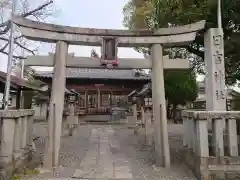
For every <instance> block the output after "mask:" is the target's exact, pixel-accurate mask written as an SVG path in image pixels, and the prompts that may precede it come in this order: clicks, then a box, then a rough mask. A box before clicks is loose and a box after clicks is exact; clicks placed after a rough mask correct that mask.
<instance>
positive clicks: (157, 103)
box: [151, 44, 171, 168]
mask: <svg viewBox="0 0 240 180" xmlns="http://www.w3.org/2000/svg"><path fill="white" fill-rule="evenodd" d="M151 59H152V99H153V114H154V116H153V118H154V142H155V152H156V163H157V165H160V166H164V167H166V168H169V167H170V164H171V163H170V152H169V142H168V127H167V113H166V100H165V87H164V71H163V49H162V45H160V44H154V45H152V47H151Z"/></svg>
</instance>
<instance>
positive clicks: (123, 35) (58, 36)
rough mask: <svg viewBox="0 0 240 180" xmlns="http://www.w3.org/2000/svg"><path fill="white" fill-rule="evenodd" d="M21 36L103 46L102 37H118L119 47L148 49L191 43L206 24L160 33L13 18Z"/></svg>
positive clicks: (181, 27)
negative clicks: (153, 46)
mask: <svg viewBox="0 0 240 180" xmlns="http://www.w3.org/2000/svg"><path fill="white" fill-rule="evenodd" d="M13 22H14V23H15V24H16V25H18V26H19V27H20V30H21V32H22V34H23V35H24V36H25V37H26V38H28V39H31V40H36V41H43V42H56V41H66V42H68V43H69V44H75V45H89V46H101V43H102V37H113V38H116V40H117V42H118V43H117V44H118V46H119V47H137V46H149V45H150V44H156V43H160V44H163V45H166V46H177V45H183V44H184V45H185V44H188V43H190V42H192V41H193V40H194V39H195V37H196V33H197V32H198V31H200V30H203V29H204V28H205V21H199V22H197V23H194V24H188V25H184V26H179V27H173V28H160V29H157V30H119V29H94V28H81V27H69V26H62V25H55V24H49V23H42V22H37V21H32V20H29V19H26V18H23V17H20V16H15V17H13Z"/></svg>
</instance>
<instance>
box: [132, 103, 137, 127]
mask: <svg viewBox="0 0 240 180" xmlns="http://www.w3.org/2000/svg"><path fill="white" fill-rule="evenodd" d="M132 111H133V122H132V123H133V124H135V125H136V123H137V104H134V105H133V106H132Z"/></svg>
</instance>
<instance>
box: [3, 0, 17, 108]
mask: <svg viewBox="0 0 240 180" xmlns="http://www.w3.org/2000/svg"><path fill="white" fill-rule="evenodd" d="M16 2H17V0H12V13H11V19H10V23H11V24H10V38H9V51H8V65H7V77H6V84H5V90H4V110H7V109H8V101H9V94H10V85H11V73H12V61H13V46H14V31H15V24H14V23H13V21H12V18H13V16H14V14H15V10H16Z"/></svg>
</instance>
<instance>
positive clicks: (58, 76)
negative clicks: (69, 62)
mask: <svg viewBox="0 0 240 180" xmlns="http://www.w3.org/2000/svg"><path fill="white" fill-rule="evenodd" d="M67 55H68V44H67V43H66V42H64V41H58V42H57V44H56V53H55V57H54V74H53V81H52V93H51V100H50V105H49V106H50V110H49V118H48V128H49V129H48V132H49V134H48V142H47V143H46V152H45V155H44V167H45V168H50V169H51V168H52V167H56V166H58V157H59V149H60V140H61V130H62V115H63V110H64V94H65V85H66V59H67Z"/></svg>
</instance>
